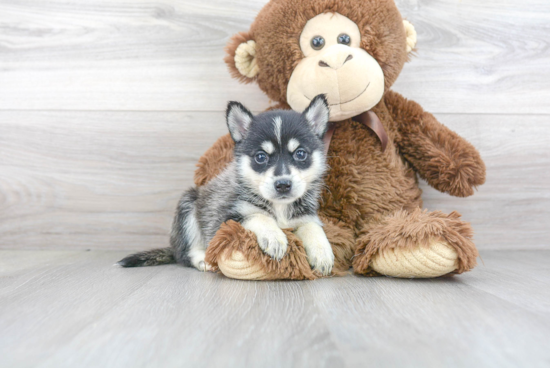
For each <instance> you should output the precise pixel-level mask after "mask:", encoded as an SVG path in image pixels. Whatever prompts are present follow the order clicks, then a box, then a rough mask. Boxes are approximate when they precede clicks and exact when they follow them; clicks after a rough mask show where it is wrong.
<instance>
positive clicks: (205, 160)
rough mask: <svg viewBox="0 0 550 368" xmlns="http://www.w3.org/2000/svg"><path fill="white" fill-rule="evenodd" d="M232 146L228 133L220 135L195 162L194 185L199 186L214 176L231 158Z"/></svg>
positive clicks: (233, 144) (233, 145)
mask: <svg viewBox="0 0 550 368" xmlns="http://www.w3.org/2000/svg"><path fill="white" fill-rule="evenodd" d="M234 147H235V143H234V142H233V140H232V139H231V136H230V135H229V134H226V135H224V136H222V137H220V138H219V139H218V140H217V141H216V142H215V143H214V144H213V145H212V147H210V148H209V149H208V150H207V151H206V152H205V153H204V155H202V157H201V158H200V159H199V162H197V170H195V178H194V180H195V185H196V186H198V187H200V186H202V185H204V184H206V183H208V182H209V181H210V180H211V179H213V178H214V177H216V176H217V175H218V174H219V173H220V172H221V171H222V170H223V169H224V168H225V167H226V166H227V165H228V164H229V163H230V162H231V160H233V148H234Z"/></svg>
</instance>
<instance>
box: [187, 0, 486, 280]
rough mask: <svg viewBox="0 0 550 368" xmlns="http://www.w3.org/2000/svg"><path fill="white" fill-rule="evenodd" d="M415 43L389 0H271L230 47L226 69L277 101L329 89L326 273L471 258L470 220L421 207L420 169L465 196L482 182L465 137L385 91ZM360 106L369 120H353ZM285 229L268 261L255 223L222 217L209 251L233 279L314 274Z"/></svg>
mask: <svg viewBox="0 0 550 368" xmlns="http://www.w3.org/2000/svg"><path fill="white" fill-rule="evenodd" d="M415 44H416V33H415V31H414V28H413V26H412V25H411V24H410V23H408V22H407V21H404V20H403V19H402V17H401V15H400V13H399V11H398V10H397V7H396V6H395V4H394V2H393V0H300V1H295V0H271V1H270V2H269V3H268V4H267V5H265V7H264V8H263V9H262V10H261V11H260V13H259V14H258V16H257V18H256V20H255V21H254V23H253V24H252V26H251V28H250V30H249V31H248V32H241V33H239V34H237V35H235V36H233V38H232V39H231V40H230V42H229V44H228V46H227V53H228V55H227V57H226V59H225V61H226V63H227V64H228V66H229V69H230V71H231V74H232V76H233V77H235V78H237V79H238V80H239V81H241V82H244V83H251V82H256V83H258V85H259V87H260V88H261V89H262V91H264V92H265V93H266V94H267V95H268V97H269V98H270V99H272V100H274V101H277V102H278V105H277V108H285V109H294V110H296V111H302V110H303V109H304V108H305V107H306V106H307V105H308V104H309V102H310V100H311V98H313V97H314V96H316V95H318V94H320V93H324V94H325V95H326V96H327V98H328V101H329V104H330V108H331V115H330V120H331V122H333V127H334V129H333V133H332V140H331V142H330V146H329V150H328V164H329V166H330V168H329V171H328V174H327V176H326V179H325V182H326V189H325V190H324V191H323V193H322V198H321V199H320V201H321V208H320V213H319V214H320V217H321V219H322V220H323V222H324V230H325V232H326V234H327V237H328V239H329V241H330V242H331V245H332V248H333V251H334V255H335V265H334V269H333V271H334V273H335V274H339V273H344V272H346V271H347V270H349V269H350V267H353V270H354V272H356V273H358V274H362V275H388V276H393V277H407V278H409V277H438V276H442V275H447V274H453V273H462V272H465V271H468V270H470V269H472V268H473V267H474V266H475V265H476V258H477V255H478V253H477V250H476V247H475V245H474V244H473V242H472V229H471V227H470V225H469V224H468V223H466V222H463V221H462V220H461V219H460V215H459V214H458V213H457V212H452V213H451V214H448V215H447V214H444V213H441V212H427V211H425V210H422V199H421V190H420V189H419V187H418V177H420V178H422V179H424V180H426V181H427V182H428V184H429V185H431V186H432V187H434V188H435V189H437V190H439V191H441V192H445V193H449V194H450V195H453V196H458V197H466V196H470V195H472V194H473V193H474V188H475V187H476V186H478V185H481V184H483V183H484V181H485V165H484V163H483V161H482V160H481V157H480V155H479V153H478V152H477V150H476V149H475V148H474V147H473V146H472V145H471V144H469V143H468V142H466V141H465V140H464V139H463V138H461V137H460V136H458V135H457V134H456V133H454V132H452V131H451V130H449V129H448V128H446V127H445V126H443V125H442V124H441V123H439V122H438V121H437V120H436V119H435V118H434V116H433V115H431V114H430V113H428V112H425V111H424V110H423V109H422V107H421V106H419V105H418V104H417V103H415V102H413V101H409V100H406V99H405V98H404V97H402V96H401V95H399V94H397V93H395V92H393V91H391V90H390V87H391V86H392V84H393V83H394V82H395V80H396V79H397V77H398V75H399V73H400V72H401V69H402V68H403V65H404V63H405V62H406V61H407V60H408V54H409V53H410V52H411V51H412V50H413V49H414V47H415ZM367 112H368V114H371V115H369V116H373V115H374V114H375V115H374V119H375V120H376V121H375V125H376V124H378V127H376V126H375V127H374V128H373V126H367V125H365V124H363V123H362V122H361V119H360V118H358V117H361V116H366V115H365V114H367ZM372 113H374V114H372ZM376 118H377V119H376ZM232 149H233V141H232V140H231V139H230V137H229V136H228V135H227V136H224V137H222V138H220V139H219V140H218V141H217V142H216V143H215V144H214V146H213V147H211V148H210V149H209V150H208V151H207V152H206V153H205V155H204V156H203V157H202V158H201V159H200V161H199V164H198V169H197V171H196V173H195V183H196V184H197V185H199V186H200V185H203V184H204V183H206V182H207V181H208V180H210V179H211V178H212V177H214V176H215V175H217V174H218V173H219V172H220V171H221V170H222V169H223V168H224V167H225V165H226V164H227V163H228V162H229V161H230V160H231V158H232ZM286 233H287V235H288V238H289V247H288V251H287V253H286V255H285V256H284V258H283V259H282V260H281V261H280V262H277V261H275V260H272V259H271V258H269V256H267V255H265V254H263V252H262V251H261V250H260V248H259V246H258V245H257V243H256V239H255V237H254V235H253V234H252V233H250V232H248V231H246V230H245V229H244V228H242V227H241V226H240V224H238V223H235V222H229V223H226V224H224V225H223V226H222V228H221V229H220V230H219V231H218V234H217V235H216V237H215V238H214V239H213V241H212V242H211V244H210V246H209V248H208V250H207V255H206V257H207V258H206V261H207V262H209V263H210V264H211V265H212V266H213V267H214V269H219V270H221V272H222V273H224V274H225V275H226V276H228V277H233V278H241V279H313V278H316V277H318V276H319V275H317V274H315V273H314V272H312V270H311V268H310V266H309V264H308V256H307V254H306V252H305V250H304V248H303V246H302V244H301V243H300V241H299V240H298V239H297V238H296V237H295V236H294V234H293V233H292V231H290V230H288V231H287V232H286Z"/></svg>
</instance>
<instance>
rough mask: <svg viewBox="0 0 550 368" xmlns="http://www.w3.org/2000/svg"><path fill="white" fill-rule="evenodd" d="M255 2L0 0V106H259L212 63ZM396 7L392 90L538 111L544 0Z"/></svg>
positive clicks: (545, 73)
mask: <svg viewBox="0 0 550 368" xmlns="http://www.w3.org/2000/svg"><path fill="white" fill-rule="evenodd" d="M265 2H266V1H265V0H253V1H242V0H233V1H230V2H228V1H222V0H213V1H208V2H205V1H199V0H178V1H175V0H162V1H161V0H152V1H144V0H139V1H136V0H133V1H130V0H116V1H104V0H90V1H87V2H86V3H85V4H83V3H82V2H70V1H65V0H54V1H47V2H40V1H36V0H25V1H20V0H2V2H0V24H1V25H2V32H1V33H0V45H1V48H0V109H36V110H38V109H60V110H74V109H83V110H200V111H212V110H214V111H221V110H222V109H223V108H224V105H225V102H226V101H227V100H229V99H236V100H242V101H244V102H246V104H247V105H249V106H250V107H252V108H253V109H256V110H261V109H264V108H266V107H267V106H268V105H269V102H268V99H267V98H266V97H265V96H264V94H263V93H261V92H260V91H259V89H258V87H256V86H255V85H247V86H243V85H239V84H238V83H237V82H236V81H234V80H231V79H230V77H229V75H228V72H227V70H226V67H225V65H224V63H223V61H222V58H223V56H224V51H223V48H224V46H225V44H226V42H227V40H228V39H229V37H230V36H231V35H233V34H235V33H236V32H239V31H244V30H247V28H248V27H249V25H250V24H251V22H252V21H253V19H254V17H255V16H256V14H257V12H258V11H259V10H260V9H261V7H262V6H263V5H264V4H265ZM397 4H398V6H399V8H400V9H401V12H402V14H403V16H404V17H406V18H407V19H409V20H411V21H412V22H413V23H414V25H415V26H416V29H417V31H418V52H417V56H416V57H414V58H413V60H412V62H411V63H409V64H407V66H406V67H405V70H404V71H403V73H402V75H401V77H400V79H399V80H398V82H397V84H396V86H395V89H396V90H397V91H399V92H402V93H404V94H405V95H406V96H407V97H409V98H412V99H415V100H417V101H418V102H420V103H421V104H422V105H423V106H424V107H425V108H426V109H428V110H431V111H434V112H439V113H465V112H470V113H523V114H534V113H550V105H549V104H548V103H547V101H549V100H550V90H549V89H548V88H547V86H548V84H549V82H550V47H548V46H549V45H548V42H549V41H548V37H547V35H548V34H549V33H550V6H549V5H548V2H547V0H525V1H521V2H518V1H512V0H506V1H502V0H485V1H483V2H479V1H475V0H466V1H458V0H444V1H429V0H422V1H420V0H398V1H397Z"/></svg>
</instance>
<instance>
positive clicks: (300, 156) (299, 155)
mask: <svg viewBox="0 0 550 368" xmlns="http://www.w3.org/2000/svg"><path fill="white" fill-rule="evenodd" d="M306 158H307V152H306V151H305V150H304V149H301V148H300V149H297V150H296V152H294V159H295V160H296V161H305V159H306Z"/></svg>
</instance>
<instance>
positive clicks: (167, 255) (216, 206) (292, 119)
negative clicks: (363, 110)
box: [118, 95, 334, 275]
mask: <svg viewBox="0 0 550 368" xmlns="http://www.w3.org/2000/svg"><path fill="white" fill-rule="evenodd" d="M226 118H227V126H228V128H229V132H230V134H231V137H232V138H233V140H234V141H235V151H234V159H233V161H232V162H231V163H230V164H229V165H228V166H227V167H226V169H224V171H222V172H221V173H220V174H219V175H218V176H217V177H216V178H214V179H212V180H211V181H210V182H208V183H207V184H206V185H204V186H201V187H198V188H191V189H189V190H188V191H186V192H185V193H184V194H183V196H182V197H181V199H180V201H179V203H178V208H177V211H176V216H175V218H174V223H173V225H172V233H171V237H170V245H171V247H170V248H163V249H156V250H151V251H147V252H142V253H137V254H133V255H130V256H128V257H126V258H124V259H123V260H121V261H120V262H118V264H119V265H121V266H124V267H136V266H150V265H157V264H165V263H174V262H177V263H180V264H182V265H184V266H192V267H195V268H197V269H199V270H201V271H206V270H208V269H209V265H207V264H206V262H205V251H206V248H207V247H208V244H209V243H210V240H211V239H212V238H213V237H214V235H215V234H216V232H217V231H218V229H219V228H220V226H221V224H223V223H224V222H226V221H228V220H234V221H237V222H239V223H241V224H242V226H243V227H244V228H246V229H248V230H250V231H252V232H253V233H254V234H255V235H256V237H257V239H258V244H259V246H260V248H261V249H262V250H263V251H264V252H265V253H266V254H268V255H269V256H271V257H272V258H273V259H276V260H280V259H281V258H282V257H283V256H284V254H285V253H286V250H287V245H288V241H287V238H286V236H285V234H284V232H283V231H282V230H281V229H287V228H292V229H294V232H295V234H296V235H297V236H298V237H299V238H300V239H301V240H302V242H303V244H304V247H305V250H306V253H307V255H308V259H309V263H310V265H311V266H312V268H313V269H314V270H316V271H319V272H321V273H322V274H324V275H327V274H330V272H331V270H332V266H333V264H334V255H333V253H332V248H331V246H330V244H329V242H328V240H327V238H326V235H325V233H324V231H323V229H322V223H321V221H320V220H319V217H318V216H317V210H318V207H319V204H318V203H319V195H320V191H321V187H322V185H323V175H324V173H325V170H326V157H325V154H324V145H323V136H324V134H325V133H326V131H327V126H328V119H329V107H328V104H327V101H326V99H325V97H324V96H323V95H319V96H317V97H315V98H314V99H313V100H312V101H311V104H310V105H309V106H308V107H307V109H306V110H305V111H304V112H303V113H302V114H300V113H297V112H293V111H286V110H274V111H268V112H264V113H261V114H258V115H256V116H253V115H252V114H251V113H250V112H249V111H248V110H247V109H246V108H245V107H244V106H243V105H241V104H240V103H238V102H230V103H229V104H228V107H227V113H226Z"/></svg>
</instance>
